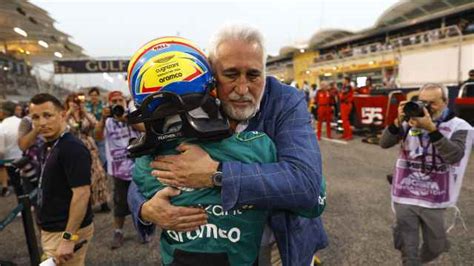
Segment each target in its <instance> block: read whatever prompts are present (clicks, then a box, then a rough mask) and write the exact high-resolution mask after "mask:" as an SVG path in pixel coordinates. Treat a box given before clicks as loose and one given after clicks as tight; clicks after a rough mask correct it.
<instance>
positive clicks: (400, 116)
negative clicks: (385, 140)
mask: <svg viewBox="0 0 474 266" xmlns="http://www.w3.org/2000/svg"><path fill="white" fill-rule="evenodd" d="M407 102H408V101H401V102H400V104H398V116H397V119H395V121H394V123H395V126H397V127H400V125H401V124H402V122H403V120H404V119H405V112H403V107H405V104H406V103H407Z"/></svg>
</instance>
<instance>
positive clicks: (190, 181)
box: [151, 144, 219, 188]
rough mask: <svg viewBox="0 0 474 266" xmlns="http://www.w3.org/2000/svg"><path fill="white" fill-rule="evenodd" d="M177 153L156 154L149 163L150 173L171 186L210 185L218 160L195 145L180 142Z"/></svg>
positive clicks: (197, 186) (201, 186)
mask: <svg viewBox="0 0 474 266" xmlns="http://www.w3.org/2000/svg"><path fill="white" fill-rule="evenodd" d="M177 150H178V151H180V152H181V153H180V154H178V155H166V156H157V157H156V158H155V161H153V162H152V163H151V167H153V168H154V169H157V170H153V171H152V172H151V174H152V175H153V176H155V177H156V178H157V179H158V180H159V181H160V182H161V183H163V184H166V185H168V186H172V187H188V188H205V187H212V186H213V184H212V180H211V178H210V177H211V176H212V175H213V174H214V173H215V172H216V171H217V167H218V166H219V162H217V161H214V160H213V159H212V158H211V157H210V156H209V154H207V152H206V151H204V150H203V149H201V148H200V147H199V146H197V145H191V144H181V145H179V146H178V147H177Z"/></svg>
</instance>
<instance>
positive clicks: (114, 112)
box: [110, 104, 125, 117]
mask: <svg viewBox="0 0 474 266" xmlns="http://www.w3.org/2000/svg"><path fill="white" fill-rule="evenodd" d="M124 114H125V108H124V107H123V106H122V105H120V104H114V105H112V106H111V107H110V117H122V116H123V115H124Z"/></svg>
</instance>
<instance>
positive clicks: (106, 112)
mask: <svg viewBox="0 0 474 266" xmlns="http://www.w3.org/2000/svg"><path fill="white" fill-rule="evenodd" d="M109 116H110V107H104V108H102V117H104V118H105V117H109Z"/></svg>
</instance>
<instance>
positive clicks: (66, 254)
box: [54, 239, 74, 264]
mask: <svg viewBox="0 0 474 266" xmlns="http://www.w3.org/2000/svg"><path fill="white" fill-rule="evenodd" d="M55 255H56V256H55V257H54V259H55V262H56V264H63V263H65V262H66V261H68V260H70V259H72V257H73V256H74V241H68V240H65V239H61V242H59V246H58V248H57V249H56V253H55Z"/></svg>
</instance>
